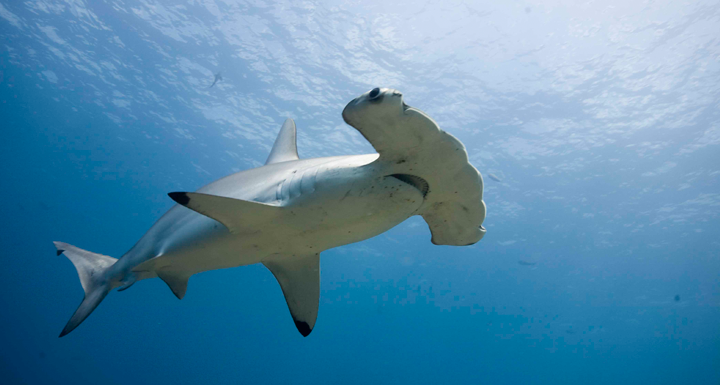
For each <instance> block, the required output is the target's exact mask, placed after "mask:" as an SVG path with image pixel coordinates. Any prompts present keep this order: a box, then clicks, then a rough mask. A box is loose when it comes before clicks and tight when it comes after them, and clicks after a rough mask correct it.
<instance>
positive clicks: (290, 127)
mask: <svg viewBox="0 0 720 385" xmlns="http://www.w3.org/2000/svg"><path fill="white" fill-rule="evenodd" d="M298 159H299V157H298V152H297V133H296V129H295V122H294V121H293V120H292V119H290V118H288V119H286V120H285V123H283V125H282V128H280V133H279V134H278V136H277V139H275V144H273V148H272V150H271V151H270V155H269V156H268V158H267V160H266V161H265V164H273V163H280V162H287V161H291V160H298Z"/></svg>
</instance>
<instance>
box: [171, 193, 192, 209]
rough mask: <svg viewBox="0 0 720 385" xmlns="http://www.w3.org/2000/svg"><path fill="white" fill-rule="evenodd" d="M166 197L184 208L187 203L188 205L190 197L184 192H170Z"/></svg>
mask: <svg viewBox="0 0 720 385" xmlns="http://www.w3.org/2000/svg"><path fill="white" fill-rule="evenodd" d="M168 196H169V197H170V198H171V199H172V200H174V201H175V202H177V203H178V204H181V205H183V206H186V205H187V204H188V203H190V197H189V196H188V195H187V193H184V192H171V193H168Z"/></svg>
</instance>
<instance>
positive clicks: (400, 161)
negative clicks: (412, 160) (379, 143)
mask: <svg viewBox="0 0 720 385" xmlns="http://www.w3.org/2000/svg"><path fill="white" fill-rule="evenodd" d="M405 162H407V161H406V160H405V159H400V160H398V161H397V162H396V163H395V164H403V163H405Z"/></svg>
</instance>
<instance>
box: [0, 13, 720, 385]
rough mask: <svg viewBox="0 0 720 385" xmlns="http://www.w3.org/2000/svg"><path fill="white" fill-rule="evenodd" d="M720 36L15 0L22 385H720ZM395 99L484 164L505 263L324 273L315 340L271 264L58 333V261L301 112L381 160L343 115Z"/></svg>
mask: <svg viewBox="0 0 720 385" xmlns="http://www.w3.org/2000/svg"><path fill="white" fill-rule="evenodd" d="M718 31H720V3H718V2H717V1H693V2H683V3H679V2H671V1H657V2H627V1H608V2H590V3H584V4H575V3H570V2H561V1H548V2H542V3H535V2H507V3H505V2H496V3H484V2H442V3H441V2H418V1H395V2H378V1H366V2H355V1H303V2H292V1H268V2H262V1H213V0H203V1H200V0H190V1H184V2H170V1H157V0H141V1H140V0H138V1H135V0H103V1H94V2H91V1H83V0H64V1H61V0H57V1H51V0H28V1H23V2H20V1H8V0H1V1H0V37H1V39H0V101H1V104H0V118H1V119H0V122H1V127H2V134H3V135H2V151H0V164H1V165H2V167H1V168H0V177H1V179H0V180H2V188H1V189H0V199H1V201H2V202H3V203H2V205H0V211H1V212H2V219H3V221H2V223H0V230H1V231H0V233H1V234H2V236H1V237H0V239H2V245H3V248H2V254H3V256H2V261H3V266H2V269H0V285H1V288H2V290H0V309H1V314H2V317H0V326H1V327H0V383H2V384H62V383H73V384H101V383H103V384H126V383H132V384H164V383H174V384H200V383H203V384H205V383H208V384H235V383H261V384H262V383H268V384H272V383H293V384H303V383H308V384H317V383H348V384H350V383H357V384H367V383H422V384H425V383H427V384H437V383H463V384H464V383H488V384H557V383H586V384H607V383H616V384H636V383H641V382H642V383H652V384H666V383H667V384H670V383H672V384H676V383H695V384H717V383H720V365H719V363H720V328H719V327H718V324H719V323H720V256H719V255H718V250H719V249H720V247H719V246H720V242H719V241H718V236H717V234H718V231H719V230H720V223H719V221H720V217H719V214H720V113H719V112H718V111H720V108H718V107H719V106H720V64H719V63H720V60H718V58H719V57H720V40H718ZM218 72H219V73H221V74H222V77H223V80H221V81H219V82H218V83H217V84H216V85H215V86H214V87H212V88H209V86H210V85H211V84H212V82H213V79H214V74H215V73H218ZM376 86H380V87H390V88H395V89H398V90H400V91H402V92H403V93H404V97H405V101H406V102H407V103H408V104H409V105H411V106H413V107H416V108H419V109H421V110H423V111H425V112H426V113H427V114H428V115H430V116H431V117H433V118H434V119H435V120H436V121H437V122H438V124H439V126H440V127H441V128H443V129H444V130H446V131H448V132H450V133H451V134H453V135H455V136H456V137H457V138H458V139H460V140H461V141H462V142H463V143H464V144H465V146H466V147H467V150H468V153H469V156H470V160H471V162H472V163H473V165H474V166H475V167H477V168H478V170H479V171H480V172H481V173H482V174H483V176H484V177H485V202H486V204H487V206H488V216H487V219H486V221H485V223H484V226H485V227H486V228H487V235H486V236H485V238H484V239H483V240H482V241H480V242H479V243H477V244H475V245H473V246H468V247H449V246H434V245H432V244H431V243H430V233H429V231H428V228H427V226H426V225H425V223H424V222H423V220H422V219H421V218H419V217H413V218H410V219H409V220H407V221H406V222H404V223H402V224H401V225H399V226H397V227H396V228H394V229H392V230H391V231H389V232H387V233H385V234H382V235H380V236H378V237H375V238H372V239H370V240H367V241H364V242H361V243H357V244H352V245H348V246H344V247H340V248H337V249H333V250H328V251H326V252H324V253H323V254H322V260H321V264H322V265H321V268H322V276H321V290H322V291H321V298H320V312H319V317H318V322H317V324H316V326H315V329H314V331H313V333H312V334H311V335H310V336H309V337H307V338H303V337H302V336H301V335H300V334H299V333H298V332H297V330H296V329H295V326H294V325H293V322H292V319H291V318H290V316H289V314H288V310H287V307H286V304H285V300H284V298H283V296H282V292H281V290H280V287H279V285H278V284H277V282H276V281H275V279H274V278H273V276H272V274H271V273H270V272H269V271H267V270H266V269H265V268H264V267H262V266H259V265H253V266H246V267H241V268H237V269H229V270H221V271H211V272H205V273H201V274H198V275H195V276H193V277H192V278H191V279H190V284H189V288H188V293H187V296H186V297H185V298H184V299H183V300H182V301H178V300H177V299H176V298H175V297H174V296H173V294H172V293H171V292H170V290H168V288H167V286H166V285H165V284H164V283H163V282H162V281H160V280H159V279H152V280H145V281H142V282H140V283H138V284H136V285H134V286H133V287H132V288H131V289H129V290H127V291H124V292H122V293H117V292H112V293H110V295H108V297H107V298H106V299H105V300H104V301H103V303H102V304H101V305H100V306H99V307H98V309H97V310H96V311H95V312H94V313H93V314H92V315H91V316H90V317H89V318H88V319H87V320H86V321H85V322H84V323H83V324H82V325H81V326H80V327H79V328H78V329H77V330H75V331H74V332H73V333H71V334H70V335H68V336H66V337H63V338H61V339H58V338H57V335H58V333H59V332H60V330H62V327H63V326H64V324H65V322H67V320H68V319H69V317H70V316H71V315H72V312H73V311H74V310H75V308H76V307H77V305H78V304H79V303H80V301H81V299H82V295H83V294H82V289H81V287H80V284H79V282H78V277H77V274H76V272H75V269H74V268H73V266H72V264H71V263H70V262H69V261H68V260H67V258H65V257H63V256H59V257H58V256H56V255H55V248H54V247H53V244H52V241H64V242H68V243H71V244H74V245H77V246H78V247H82V248H83V249H87V250H91V251H94V252H98V253H102V254H106V255H111V256H114V257H119V256H121V255H122V254H123V253H125V252H126V251H127V250H128V249H129V248H130V247H131V246H132V245H133V244H134V243H135V241H136V240H137V239H138V238H140V237H141V236H142V235H143V234H144V233H145V231H147V229H148V228H149V227H150V226H151V225H152V224H153V223H154V222H155V221H156V220H157V219H158V218H159V217H160V216H161V215H162V214H163V213H164V212H165V211H166V210H168V209H169V208H170V207H171V206H172V205H173V204H174V202H172V201H171V200H170V199H169V198H168V197H167V195H166V194H167V193H168V192H170V191H192V190H195V189H197V188H199V187H200V186H202V185H204V184H207V183H209V182H212V181H213V180H216V179H218V178H220V177H223V176H225V175H228V174H230V173H233V172H237V171H239V170H244V169H248V168H252V167H257V166H259V165H261V164H262V163H263V162H264V161H265V158H266V157H267V154H268V152H269V150H270V148H271V146H272V143H273V140H274V138H275V135H276V134H277V132H278V130H279V128H280V126H281V124H282V122H283V121H284V120H285V119H286V118H288V117H291V118H293V119H295V121H296V123H297V125H298V147H299V152H300V156H301V157H303V158H309V157H318V156H330V155H346V154H362V153H370V152H372V151H373V149H372V147H371V146H370V145H369V144H368V143H367V142H366V141H365V140H364V138H363V137H362V136H361V135H360V134H359V133H358V132H356V131H355V130H354V129H353V128H352V127H349V126H347V125H346V124H345V123H344V122H343V120H342V118H341V115H340V113H341V111H342V109H343V107H344V106H345V104H346V103H348V102H349V101H350V100H352V99H353V98H355V97H357V96H358V95H360V94H361V93H363V92H366V91H367V90H369V89H371V88H373V87H376ZM490 174H492V175H493V176H494V178H491V177H489V175H490Z"/></svg>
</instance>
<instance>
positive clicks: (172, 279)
mask: <svg viewBox="0 0 720 385" xmlns="http://www.w3.org/2000/svg"><path fill="white" fill-rule="evenodd" d="M155 273H157V275H158V277H160V279H162V280H163V281H164V282H165V283H166V284H167V285H168V287H170V290H172V292H173V294H175V296H176V297H178V299H183V297H184V296H185V292H186V291H187V285H188V279H190V276H189V275H187V274H181V273H177V272H174V271H169V270H158V271H156V272H155Z"/></svg>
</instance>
